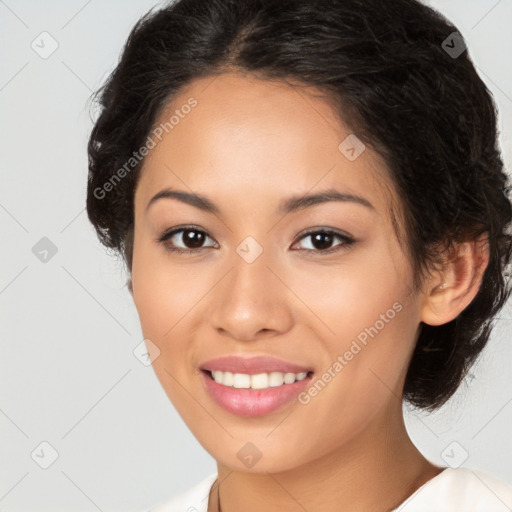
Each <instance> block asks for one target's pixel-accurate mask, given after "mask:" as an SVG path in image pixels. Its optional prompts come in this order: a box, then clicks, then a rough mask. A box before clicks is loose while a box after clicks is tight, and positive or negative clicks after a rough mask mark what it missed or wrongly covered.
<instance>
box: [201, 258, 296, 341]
mask: <svg viewBox="0 0 512 512" xmlns="http://www.w3.org/2000/svg"><path fill="white" fill-rule="evenodd" d="M249 261H250V260H245V259H244V258H243V257H240V256H239V255H238V254H235V255H234V257H233V260H232V262H233V265H232V267H231V270H230V271H229V272H228V274H227V275H226V276H225V278H224V279H222V281H221V282H220V283H218V285H217V286H216V287H215V289H214V290H213V293H212V296H211V308H210V313H209V316H210V318H209V321H210V323H211V325H212V327H213V328H214V329H216V330H217V332H218V333H219V334H221V335H224V336H229V337H231V338H233V339H236V340H239V341H252V340H258V339H260V338H261V337H268V336H273V335H278V334H283V333H285V332H287V331H288V330H290V329H291V328H292V325H293V315H292V311H291V309H290V308H291V307H292V300H293V299H292V297H293V293H292V292H291V291H290V289H289V288H288V287H287V285H286V283H285V282H283V280H282V278H280V276H279V273H280V272H279V268H278V266H277V265H276V264H275V260H272V258H271V257H270V256H268V255H267V254H266V252H265V251H264V252H263V253H262V254H261V255H260V256H259V257H258V258H256V259H255V260H254V261H252V262H249Z"/></svg>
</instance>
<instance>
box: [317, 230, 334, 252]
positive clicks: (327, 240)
mask: <svg viewBox="0 0 512 512" xmlns="http://www.w3.org/2000/svg"><path fill="white" fill-rule="evenodd" d="M331 243H332V235H331V234H329V233H317V234H316V235H314V236H313V246H314V247H315V248H316V249H329V247H330V245H331Z"/></svg>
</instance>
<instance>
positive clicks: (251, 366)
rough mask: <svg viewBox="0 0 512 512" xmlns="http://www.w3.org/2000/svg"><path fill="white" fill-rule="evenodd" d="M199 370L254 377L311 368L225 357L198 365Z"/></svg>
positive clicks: (272, 360) (268, 359)
mask: <svg viewBox="0 0 512 512" xmlns="http://www.w3.org/2000/svg"><path fill="white" fill-rule="evenodd" d="M200 368H201V370H208V371H216V370H217V371H219V370H220V371H223V372H232V373H246V374H248V375H256V374H258V373H270V372H282V373H303V372H311V371H313V369H312V368H310V367H306V366H302V365H299V364H295V363H291V362H289V361H284V360H282V359H276V358H274V357H269V356H256V357H240V356H225V357H219V358H216V359H210V360H208V361H206V362H204V363H203V364H201V365H200Z"/></svg>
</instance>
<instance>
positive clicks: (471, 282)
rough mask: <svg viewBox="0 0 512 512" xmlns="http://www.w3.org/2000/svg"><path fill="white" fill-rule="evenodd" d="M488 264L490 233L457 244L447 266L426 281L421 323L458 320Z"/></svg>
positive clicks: (478, 287) (470, 300)
mask: <svg viewBox="0 0 512 512" xmlns="http://www.w3.org/2000/svg"><path fill="white" fill-rule="evenodd" d="M488 263H489V243H488V240H487V233H484V234H483V235H481V236H480V237H479V238H478V239H476V240H472V241H469V242H462V243H459V244H456V246H455V250H454V253H453V255H452V256H451V257H450V259H449V261H448V262H447V264H446V266H445V268H444V269H443V270H442V271H439V272H436V273H435V274H433V276H432V278H431V279H429V282H428V283H427V284H428V286H427V287H426V291H425V296H424V303H423V307H422V311H421V320H422V322H424V323H426V324H429V325H443V324H446V323H448V322H451V321H452V320H453V319H455V318H456V317H457V316H458V315H459V313H460V312H461V311H463V310H464V309H465V308H466V307H467V306H468V305H469V304H470V303H471V302H472V301H473V299H474V298H475V296H476V295H477V293H478V290H479V289H480V285H481V283H482V276H483V274H484V272H485V269H486V268H487V265H488Z"/></svg>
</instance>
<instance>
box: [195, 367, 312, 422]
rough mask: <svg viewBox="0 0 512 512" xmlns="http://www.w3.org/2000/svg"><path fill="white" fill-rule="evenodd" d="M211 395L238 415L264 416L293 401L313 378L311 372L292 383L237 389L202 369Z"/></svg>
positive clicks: (222, 405)
mask: <svg viewBox="0 0 512 512" xmlns="http://www.w3.org/2000/svg"><path fill="white" fill-rule="evenodd" d="M201 374H202V378H203V381H204V383H205V386H206V389H207V391H208V393H209V394H210V396H211V397H212V398H213V399H214V400H215V402H217V403H218V404H219V405H220V406H221V407H222V408H224V409H225V410H226V411H228V412H230V413H232V414H236V415H237V416H247V417H255V416H263V415H264V414H269V413H271V412H273V411H275V410H277V409H279V407H281V406H283V405H284V404H286V403H288V402H291V401H292V400H293V399H295V398H296V397H297V395H298V394H299V393H300V392H301V391H303V390H304V388H305V387H306V386H307V385H308V384H309V381H310V380H311V374H310V375H308V376H307V377H306V378H305V379H302V380H296V381H295V382H293V383H292V384H283V385H282V386H275V387H271V388H267V389H236V388H232V387H228V386H223V385H222V384H218V383H217V382H215V381H214V380H213V379H212V378H211V377H210V373H209V372H205V371H201Z"/></svg>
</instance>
